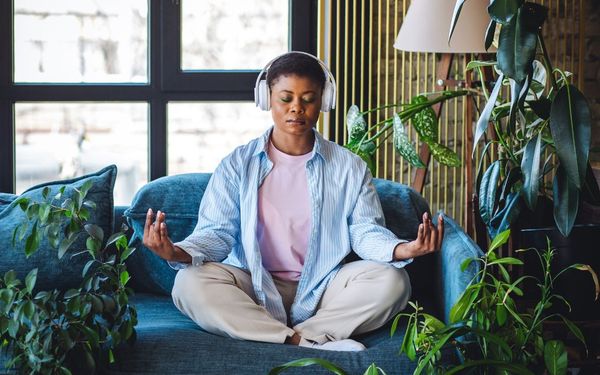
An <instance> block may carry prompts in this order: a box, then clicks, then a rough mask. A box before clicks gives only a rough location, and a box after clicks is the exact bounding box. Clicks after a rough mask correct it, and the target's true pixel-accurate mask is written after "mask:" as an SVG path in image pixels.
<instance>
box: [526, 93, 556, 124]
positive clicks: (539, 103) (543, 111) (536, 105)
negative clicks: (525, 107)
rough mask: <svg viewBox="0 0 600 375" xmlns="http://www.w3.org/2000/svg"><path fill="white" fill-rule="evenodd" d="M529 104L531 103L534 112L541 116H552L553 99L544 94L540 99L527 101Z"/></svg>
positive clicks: (545, 118) (543, 117)
mask: <svg viewBox="0 0 600 375" xmlns="http://www.w3.org/2000/svg"><path fill="white" fill-rule="evenodd" d="M527 104H529V107H530V108H531V109H532V110H533V113H535V114H536V115H537V116H538V117H539V118H541V119H544V120H547V119H548V117H550V108H551V107H552V101H550V99H548V98H546V97H545V96H542V97H541V98H539V99H538V100H532V101H530V102H527Z"/></svg>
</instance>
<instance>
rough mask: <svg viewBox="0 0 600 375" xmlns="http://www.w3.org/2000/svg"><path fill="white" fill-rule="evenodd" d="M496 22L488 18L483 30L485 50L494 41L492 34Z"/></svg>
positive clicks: (494, 31) (494, 32)
mask: <svg viewBox="0 0 600 375" xmlns="http://www.w3.org/2000/svg"><path fill="white" fill-rule="evenodd" d="M496 26H497V23H496V21H494V20H490V23H489V24H488V27H487V29H486V30H485V42H484V43H485V50H486V51H487V50H488V49H490V47H491V46H492V43H493V42H494V36H495V35H496Z"/></svg>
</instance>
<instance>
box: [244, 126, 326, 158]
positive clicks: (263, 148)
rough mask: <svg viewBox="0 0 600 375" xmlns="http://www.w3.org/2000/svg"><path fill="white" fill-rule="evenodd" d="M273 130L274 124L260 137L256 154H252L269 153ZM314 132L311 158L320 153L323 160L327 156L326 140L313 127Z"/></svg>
mask: <svg viewBox="0 0 600 375" xmlns="http://www.w3.org/2000/svg"><path fill="white" fill-rule="evenodd" d="M271 132H273V126H271V127H270V128H269V129H267V131H265V132H264V133H263V135H262V136H261V137H260V139H259V142H258V145H257V146H256V150H255V151H254V154H252V156H256V155H260V154H265V155H267V151H268V150H269V139H270V137H271ZM313 133H314V135H315V144H314V146H313V149H312V151H311V152H312V156H311V159H314V157H315V156H316V155H318V156H320V157H321V158H323V160H325V156H324V154H323V144H324V142H325V140H324V139H323V136H322V135H321V134H320V133H319V132H318V131H316V130H315V129H313Z"/></svg>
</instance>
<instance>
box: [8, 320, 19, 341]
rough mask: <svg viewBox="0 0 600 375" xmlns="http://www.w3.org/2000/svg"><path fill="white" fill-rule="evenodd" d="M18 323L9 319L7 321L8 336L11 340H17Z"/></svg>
mask: <svg viewBox="0 0 600 375" xmlns="http://www.w3.org/2000/svg"><path fill="white" fill-rule="evenodd" d="M19 326H20V325H19V322H18V321H16V320H14V319H10V320H9V321H8V329H7V331H8V334H9V335H10V337H12V338H13V339H16V338H17V333H18V332H19Z"/></svg>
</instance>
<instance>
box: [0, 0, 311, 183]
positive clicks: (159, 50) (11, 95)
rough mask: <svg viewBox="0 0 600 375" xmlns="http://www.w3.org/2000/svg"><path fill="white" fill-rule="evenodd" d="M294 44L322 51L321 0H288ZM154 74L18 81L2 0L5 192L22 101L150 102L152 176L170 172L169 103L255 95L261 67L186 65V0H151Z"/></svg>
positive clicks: (0, 101)
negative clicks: (141, 79) (139, 78)
mask: <svg viewBox="0 0 600 375" xmlns="http://www.w3.org/2000/svg"><path fill="white" fill-rule="evenodd" d="M288 1H289V4H290V6H289V9H290V15H289V22H290V23H291V24H290V38H289V40H290V45H289V49H290V50H297V51H305V52H309V53H313V54H316V51H317V24H318V22H317V14H318V13H317V12H318V0H288ZM148 18H149V21H148V42H149V45H148V79H149V82H148V83H147V84H145V83H143V84H140V83H106V84H105V83H102V84H95V83H84V84H61V83H58V84H55V83H50V84H30V83H27V84H25V83H18V84H16V83H14V82H13V70H14V69H13V60H14V59H13V1H12V0H10V1H0V192H5V193H14V192H15V176H16V173H15V172H16V170H15V168H16V165H15V125H14V120H15V119H14V105H15V103H16V102H23V101H27V102H36V101H44V102H83V101H88V102H125V101H127V102H146V103H148V105H149V116H148V163H149V165H148V174H149V175H148V178H149V180H150V181H151V180H155V179H157V178H159V177H162V176H165V175H166V174H167V152H168V150H167V104H168V103H169V102H172V101H232V102H233V101H252V100H253V98H254V91H253V90H254V82H255V81H256V77H257V75H258V73H259V71H260V69H257V70H244V71H240V70H222V71H182V70H181V64H180V56H181V50H180V48H181V44H180V41H179V35H180V31H181V2H180V1H179V0H148Z"/></svg>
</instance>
